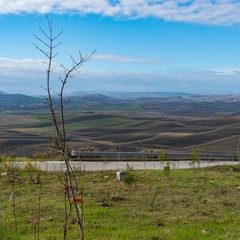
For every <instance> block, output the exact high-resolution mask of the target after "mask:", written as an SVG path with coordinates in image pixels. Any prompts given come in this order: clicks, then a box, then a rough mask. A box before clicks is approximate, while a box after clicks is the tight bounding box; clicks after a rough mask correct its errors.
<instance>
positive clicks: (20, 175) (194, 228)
mask: <svg viewBox="0 0 240 240" xmlns="http://www.w3.org/2000/svg"><path fill="white" fill-rule="evenodd" d="M7 167H8V166H6V163H2V166H1V167H0V169H1V170H0V173H1V175H0V176H1V177H0V192H1V194H0V239H1V240H7V239H11V240H19V239H21V240H22V239H24V240H25V239H26V240H28V239H29V240H30V239H31V240H32V239H34V234H35V228H36V224H35V220H36V216H37V214H38V213H37V212H38V210H37V209H38V197H39V195H41V212H40V213H41V222H40V226H39V227H40V239H44V240H54V239H56V240H59V239H63V213H64V210H63V209H64V194H63V189H64V187H63V185H62V184H61V181H63V178H64V176H63V173H46V172H39V171H35V170H34V169H33V168H32V167H31V166H30V167H29V169H26V170H25V171H18V169H15V170H14V171H12V170H13V169H12V168H10V170H11V171H6V169H7ZM5 173H7V175H6V174H5ZM128 173H129V178H128V181H126V182H119V181H118V180H116V172H112V171H102V172H86V171H76V176H77V179H78V183H79V185H80V187H81V188H83V192H84V222H85V235H86V239H91V240H128V239H129V240H134V239H135V240H137V239H138V240H144V239H146V240H159V239H161V240H166V239H171V240H191V239H192V240H202V239H212V240H216V239H226V240H230V239H232V240H233V239H234V240H238V239H240V229H239V225H240V190H239V185H240V182H239V179H240V165H239V166H225V167H220V166H218V167H214V168H209V169H190V170H171V171H170V172H168V171H130V170H129V172H128ZM40 183H41V184H40ZM40 191H41V194H39V193H40ZM12 192H14V199H15V203H16V220H17V227H18V235H16V234H15V233H14V231H15V224H14V222H15V218H14V214H13V201H12V198H11V193H12ZM68 234H69V236H68V239H71V240H75V239H79V238H78V237H77V232H76V224H74V222H71V221H70V222H69V225H68Z"/></svg>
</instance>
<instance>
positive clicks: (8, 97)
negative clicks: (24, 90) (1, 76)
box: [0, 92, 45, 110]
mask: <svg viewBox="0 0 240 240" xmlns="http://www.w3.org/2000/svg"><path fill="white" fill-rule="evenodd" d="M44 101H45V99H43V98H37V97H30V96H26V95H23V94H8V93H4V92H0V109H1V110H6V109H7V110H13V109H18V108H29V107H31V108H32V107H34V106H36V105H37V106H39V105H40V104H43V103H44Z"/></svg>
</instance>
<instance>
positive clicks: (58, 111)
mask: <svg viewBox="0 0 240 240" xmlns="http://www.w3.org/2000/svg"><path fill="white" fill-rule="evenodd" d="M46 19H47V30H44V29H43V28H42V27H39V29H40V31H41V34H42V35H41V36H40V37H39V36H37V35H35V34H34V37H35V38H36V41H37V44H36V43H33V45H34V46H35V47H36V49H37V50H39V51H40V52H41V53H42V54H43V55H44V56H45V57H46V58H47V62H46V65H47V69H46V86H45V87H44V89H45V90H46V92H47V107H48V109H49V112H50V115H51V123H52V125H53V128H54V131H55V135H56V136H55V138H56V146H55V147H56V148H57V150H58V151H59V153H60V155H61V156H62V157H63V159H64V162H65V165H66V176H67V184H66V185H67V188H68V189H69V190H68V191H66V193H67V197H68V202H69V212H68V213H66V216H65V220H69V219H73V220H75V221H76V222H77V224H78V226H79V231H80V236H81V239H82V240H84V239H85V238H84V225H83V216H82V213H81V208H79V206H78V202H82V198H80V197H79V192H80V191H79V187H78V183H77V181H76V177H75V175H74V171H73V169H72V167H71V165H70V156H69V154H68V149H67V137H66V128H65V113H64V106H65V104H66V103H67V101H66V100H65V98H64V90H65V86H66V84H67V83H68V80H69V79H71V78H72V77H73V73H74V72H76V71H77V70H78V69H79V68H80V67H81V66H82V65H83V64H84V63H86V62H88V61H89V60H90V59H91V56H92V55H93V54H94V52H95V51H93V52H92V53H91V54H87V55H82V54H81V52H79V58H78V59H75V58H73V57H72V55H70V59H71V62H72V66H71V67H70V68H68V67H65V66H63V65H61V67H62V69H63V74H64V75H63V77H62V78H61V77H59V81H60V83H61V84H60V89H59V90H58V91H56V90H55V89H52V73H53V71H54V67H53V61H54V59H55V57H56V56H57V55H58V54H59V53H58V52H57V48H58V47H59V46H60V44H61V43H62V42H60V41H59V38H60V36H61V34H62V31H60V32H59V33H57V34H54V32H53V23H52V20H51V19H49V17H48V15H46ZM53 94H57V97H58V102H57V103H55V101H53ZM73 209H74V210H75V211H74V212H75V214H73ZM65 231H66V230H65ZM65 231H64V236H65V235H66V232H65ZM64 238H65V237H64Z"/></svg>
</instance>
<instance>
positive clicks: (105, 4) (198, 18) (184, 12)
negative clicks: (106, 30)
mask: <svg viewBox="0 0 240 240" xmlns="http://www.w3.org/2000/svg"><path fill="white" fill-rule="evenodd" d="M21 12H27V13H41V14H42V13H46V12H48V13H66V12H71V13H76V14H88V13H93V14H100V15H103V16H111V17H118V18H121V17H123V18H145V17H155V18H159V19H164V20H166V21H179V22H193V23H203V24H210V25H232V24H239V23H240V1H237V0H119V1H116V0H97V1H95V0H81V1H80V0H64V1H60V0H38V1H33V0H11V1H9V0H1V1H0V14H8V13H14V14H16V13H21Z"/></svg>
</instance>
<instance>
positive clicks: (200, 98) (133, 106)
mask: <svg viewBox="0 0 240 240" xmlns="http://www.w3.org/2000/svg"><path fill="white" fill-rule="evenodd" d="M107 94H108V95H104V94H102V93H91V94H85V95H77V96H72V97H71V96H68V97H66V99H65V100H67V106H68V110H71V111H130V112H131V111H135V112H138V111H140V112H144V111H148V112H149V111H153V112H176V111H179V112H188V113H191V112H216V111H228V112H229V111H232V112H240V108H239V105H240V95H197V94H194V95H193V94H188V93H129V92H128V93H123V92H120V93H111V94H109V93H107ZM110 95H111V96H110ZM114 96H115V97H114ZM53 100H54V102H56V105H58V103H57V102H58V99H57V98H54V99H53ZM68 100H69V101H68ZM45 103H46V100H45V98H41V97H31V96H26V95H23V94H8V93H4V92H2V91H0V110H18V109H33V110H36V109H39V106H41V105H43V104H45Z"/></svg>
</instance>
